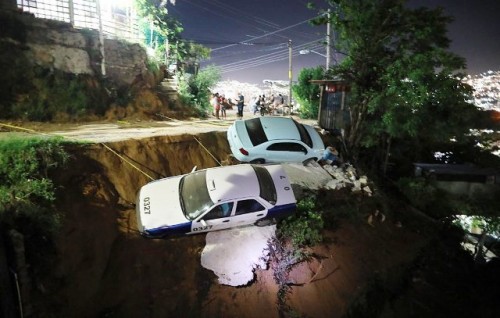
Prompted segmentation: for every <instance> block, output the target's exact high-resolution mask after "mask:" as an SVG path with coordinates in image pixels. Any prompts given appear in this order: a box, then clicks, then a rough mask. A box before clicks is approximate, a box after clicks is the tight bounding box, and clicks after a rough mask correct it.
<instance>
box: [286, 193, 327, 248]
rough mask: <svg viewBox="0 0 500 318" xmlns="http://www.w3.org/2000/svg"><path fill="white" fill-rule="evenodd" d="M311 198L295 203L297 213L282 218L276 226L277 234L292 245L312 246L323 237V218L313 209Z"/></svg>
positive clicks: (313, 203) (313, 202) (314, 205)
mask: <svg viewBox="0 0 500 318" xmlns="http://www.w3.org/2000/svg"><path fill="white" fill-rule="evenodd" d="M315 209H316V204H315V201H314V199H313V198H311V197H310V198H305V199H303V200H301V201H299V202H298V203H297V214H296V215H294V216H291V217H289V218H287V219H285V220H283V221H282V222H281V224H280V227H279V228H278V236H279V237H280V238H281V239H282V240H289V241H290V242H291V243H292V245H293V246H294V247H297V248H299V247H305V246H313V245H316V244H318V243H320V242H321V241H322V239H323V236H322V234H321V231H322V230H323V225H324V224H323V218H322V216H321V212H317V211H315Z"/></svg>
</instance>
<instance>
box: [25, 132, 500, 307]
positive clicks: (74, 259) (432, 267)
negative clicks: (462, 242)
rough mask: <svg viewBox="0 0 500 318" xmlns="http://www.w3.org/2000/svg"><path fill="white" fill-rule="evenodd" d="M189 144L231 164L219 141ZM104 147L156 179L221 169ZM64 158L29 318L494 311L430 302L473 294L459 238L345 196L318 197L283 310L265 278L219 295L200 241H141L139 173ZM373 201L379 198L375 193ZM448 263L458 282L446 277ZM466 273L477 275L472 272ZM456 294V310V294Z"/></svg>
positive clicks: (143, 149) (178, 139) (407, 211)
mask: <svg viewBox="0 0 500 318" xmlns="http://www.w3.org/2000/svg"><path fill="white" fill-rule="evenodd" d="M196 138H197V139H198V140H200V141H201V142H202V143H203V144H204V145H205V147H207V148H208V149H209V150H210V151H211V152H212V153H216V154H218V158H217V159H218V160H221V161H223V162H226V163H228V161H227V160H226V159H227V155H228V154H229V149H228V145H227V142H226V140H225V134H224V132H211V133H203V134H199V135H197V136H196ZM107 145H108V146H109V147H110V148H112V149H113V150H114V151H116V152H117V153H119V154H121V155H124V156H126V158H128V159H129V160H133V162H134V163H135V165H136V166H138V167H140V168H141V169H142V170H143V171H145V172H147V173H148V174H149V175H151V176H153V177H154V178H159V177H163V176H170V175H177V174H181V173H185V172H187V171H190V170H191V168H192V167H193V166H195V165H196V166H198V168H199V169H201V168H206V167H212V166H215V165H217V163H216V162H215V160H214V158H212V157H211V156H210V155H209V154H208V153H207V152H205V151H201V150H200V146H199V144H198V142H197V141H196V140H195V139H194V138H193V135H189V134H183V135H172V136H159V137H151V138H144V139H139V140H132V139H129V140H125V141H118V142H112V143H107ZM68 151H69V152H70V153H71V157H72V160H71V162H70V164H69V165H68V166H67V167H66V168H65V169H64V170H60V171H57V173H56V174H55V175H54V176H53V177H54V180H55V181H56V185H57V186H58V189H59V190H58V195H57V201H56V205H57V207H58V209H59V210H60V211H61V212H62V213H63V215H64V219H63V224H64V226H63V229H62V232H61V233H60V235H59V237H58V238H57V240H56V250H55V254H54V257H55V258H54V259H52V260H51V261H50V262H49V264H50V266H47V264H30V266H31V267H32V269H34V270H35V272H38V273H45V274H43V275H42V274H40V275H39V276H37V277H32V280H33V286H36V287H34V288H33V289H32V290H31V292H30V297H28V298H26V300H28V299H29V300H30V303H29V304H27V305H28V306H29V307H30V308H31V309H32V315H33V316H36V317H54V316H56V317H69V316H71V317H140V316H144V315H147V316H151V317H179V316H184V317H185V316H190V317H224V316H229V317H231V316H241V317H262V314H263V313H265V315H266V317H282V316H289V315H292V314H297V315H299V316H306V317H326V316H328V317H346V316H350V317H377V316H379V317H382V316H389V317H390V316H393V317H401V316H414V317H421V316H423V315H424V314H426V313H428V312H429V310H431V311H432V312H435V313H440V315H437V316H441V314H443V315H444V314H446V313H450V312H457V310H460V312H461V313H471V312H472V310H473V308H474V310H477V309H476V308H477V306H478V305H480V304H486V305H487V306H485V308H486V310H493V309H498V308H497V307H492V305H491V303H490V301H489V300H488V299H484V298H482V297H479V295H481V296H482V295H483V293H478V295H474V294H473V295H472V296H471V295H469V298H468V302H460V303H458V304H462V305H461V306H456V307H449V306H442V303H440V302H437V301H436V300H437V299H441V297H443V298H442V299H444V301H446V303H448V304H450V303H451V301H453V303H455V301H457V299H455V297H453V296H450V295H451V294H450V293H455V292H456V291H455V288H456V287H457V286H459V285H461V284H467V285H468V286H474V285H475V284H476V283H474V281H473V280H469V279H465V280H464V277H463V273H464V271H462V270H464V267H463V266H465V265H463V266H462V265H461V264H466V265H467V266H468V265H471V264H467V263H466V260H467V257H466V255H463V254H462V252H460V247H459V243H458V242H459V238H457V237H456V236H449V231H448V230H445V229H443V228H442V227H441V226H440V225H439V224H437V223H436V222H433V221H432V220H429V219H428V218H426V217H424V216H423V215H421V214H420V213H418V212H416V211H414V210H412V209H411V208H409V207H407V206H405V205H404V204H403V203H401V202H399V201H397V200H394V199H390V197H387V198H386V199H384V201H381V202H383V206H381V207H378V206H375V205H374V202H373V201H371V200H369V199H368V197H366V196H365V197H363V196H362V195H361V196H360V195H359V194H354V193H352V192H351V191H350V190H345V189H344V190H335V191H333V192H332V191H326V190H325V191H323V190H320V191H316V192H315V193H314V195H315V196H316V197H317V201H318V203H320V206H321V209H322V210H323V213H324V215H325V222H326V224H325V230H324V233H323V234H324V241H323V243H322V244H320V245H318V246H316V247H314V249H313V250H312V252H313V255H314V257H313V258H312V259H311V260H310V262H308V263H301V264H297V266H295V267H294V268H293V270H292V272H291V273H290V276H289V278H290V282H289V285H290V286H291V292H290V293H289V294H287V295H286V304H287V305H288V306H289V308H288V309H287V310H283V308H281V311H279V310H278V307H277V302H278V300H279V297H278V294H277V291H278V285H277V284H276V282H275V281H274V279H273V272H272V270H271V269H267V270H266V269H261V270H257V271H256V273H255V275H256V277H255V280H254V282H252V283H251V284H249V285H248V286H245V287H238V288H235V287H229V286H224V285H219V284H218V283H217V279H216V276H215V275H214V274H213V273H212V272H211V271H208V270H206V269H204V268H203V267H202V266H201V265H200V253H201V251H202V249H203V247H204V245H205V235H203V234H202V235H196V236H191V237H181V238H176V239H168V240H148V239H145V238H143V237H141V236H140V235H139V234H138V233H137V231H136V226H135V222H136V221H135V211H134V201H135V194H136V191H137V190H138V188H139V187H140V186H141V185H143V184H145V183H146V182H148V181H149V180H148V178H147V177H146V176H145V175H144V174H142V173H140V172H139V171H137V170H136V169H134V168H131V166H130V165H128V164H126V163H125V162H124V161H123V160H122V159H120V158H119V157H117V156H116V155H115V154H113V153H112V152H110V151H107V150H106V149H104V148H103V146H102V145H101V144H88V145H85V146H81V145H75V146H71V147H70V148H69V149H68ZM375 194H376V195H378V196H380V195H382V196H384V195H383V194H382V193H381V192H379V190H377V189H376V190H375ZM376 208H382V211H384V213H385V216H386V217H385V220H384V221H383V222H381V221H382V220H381V219H375V220H374V222H373V224H372V225H370V224H369V223H368V222H367V217H368V216H369V214H370V213H372V212H373V211H374V210H375V209H376ZM446 237H448V238H449V240H446V241H445V240H443V238H446ZM452 262H453V263H452ZM451 264H453V266H452V267H453V268H455V267H456V266H458V269H457V272H454V271H453V272H450V271H449V270H448V268H449V266H451ZM466 269H467V270H469V271H468V272H467V273H468V275H471V277H474V276H473V274H474V270H473V269H472V270H471V268H466ZM44 270H45V271H44ZM436 273H439V275H442V276H440V277H443V278H444V277H446V278H447V280H446V285H445V286H444V287H443V286H442V282H439V281H438V282H436V281H435V279H434V277H433V276H428V275H430V274H432V275H435V274H436ZM448 274H451V276H448ZM445 275H446V276H445ZM457 278H459V279H457ZM493 282H494V281H493ZM491 286H495V285H493V284H492V285H491ZM496 286H498V285H496ZM441 288H444V290H441ZM428 292H431V294H428ZM428 295H432V296H433V297H432V299H430V298H429V296H428ZM457 295H458V296H457V297H459V298H458V300H462V299H461V298H460V297H462V296H464V294H463V293H458V294H457ZM491 308H493V309H491ZM497 312H498V311H497ZM486 313H488V311H486ZM425 316H427V315H425ZM487 316H488V315H483V317H487Z"/></svg>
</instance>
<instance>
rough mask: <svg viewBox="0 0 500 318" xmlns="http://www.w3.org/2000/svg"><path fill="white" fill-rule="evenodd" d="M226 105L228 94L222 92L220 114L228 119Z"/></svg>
mask: <svg viewBox="0 0 500 318" xmlns="http://www.w3.org/2000/svg"><path fill="white" fill-rule="evenodd" d="M226 106H227V100H226V96H225V95H224V94H222V96H221V98H220V116H221V117H222V118H224V119H226Z"/></svg>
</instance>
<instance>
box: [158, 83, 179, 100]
mask: <svg viewBox="0 0 500 318" xmlns="http://www.w3.org/2000/svg"><path fill="white" fill-rule="evenodd" d="M159 88H160V92H161V93H162V94H164V95H167V96H168V98H169V99H170V100H172V101H175V100H177V99H178V97H179V92H178V90H179V83H178V81H177V78H176V77H174V78H165V79H164V80H163V81H162V82H161V83H160V87H159Z"/></svg>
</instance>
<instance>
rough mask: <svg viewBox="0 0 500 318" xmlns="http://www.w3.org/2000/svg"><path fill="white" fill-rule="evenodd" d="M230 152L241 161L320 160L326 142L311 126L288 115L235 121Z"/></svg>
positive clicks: (229, 131)
mask: <svg viewBox="0 0 500 318" xmlns="http://www.w3.org/2000/svg"><path fill="white" fill-rule="evenodd" d="M227 140H228V142H229V146H230V148H231V152H232V153H233V155H234V156H235V157H236V159H238V160H239V161H241V162H250V163H264V162H304V161H306V160H308V159H313V160H317V159H319V158H321V156H322V155H323V151H324V149H325V145H324V143H323V140H322V139H321V137H320V135H319V134H318V132H317V131H316V130H315V129H314V128H313V127H312V126H310V125H305V124H301V123H298V122H296V121H295V120H293V118H289V117H271V116H268V117H258V118H252V119H247V120H237V121H235V122H234V123H233V124H232V125H231V126H230V127H229V129H228V131H227Z"/></svg>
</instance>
